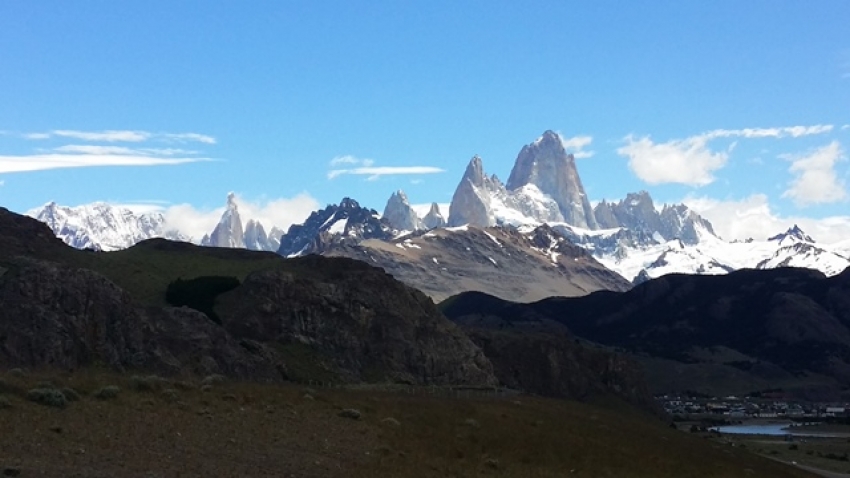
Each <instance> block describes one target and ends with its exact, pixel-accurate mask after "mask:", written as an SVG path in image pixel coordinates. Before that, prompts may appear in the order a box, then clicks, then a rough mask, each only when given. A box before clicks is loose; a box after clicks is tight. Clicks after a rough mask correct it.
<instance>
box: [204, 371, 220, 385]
mask: <svg viewBox="0 0 850 478" xmlns="http://www.w3.org/2000/svg"><path fill="white" fill-rule="evenodd" d="M222 382H224V375H219V374H217V373H215V374H212V375H207V376H206V377H204V379H203V380H201V385H213V384H216V383H222Z"/></svg>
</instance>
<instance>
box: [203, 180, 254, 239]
mask: <svg viewBox="0 0 850 478" xmlns="http://www.w3.org/2000/svg"><path fill="white" fill-rule="evenodd" d="M205 239H206V240H205V241H202V243H201V245H203V246H213V247H245V237H244V234H243V232H242V218H240V217H239V208H238V207H237V206H236V195H235V194H233V193H232V192H231V193H229V194H228V195H227V209H225V211H224V214H222V215H221V220H219V221H218V225H217V226H215V229H213V232H212V233H211V234H210V235H209V237H205Z"/></svg>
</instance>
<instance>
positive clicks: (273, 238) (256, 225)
mask: <svg viewBox="0 0 850 478" xmlns="http://www.w3.org/2000/svg"><path fill="white" fill-rule="evenodd" d="M282 235H283V231H281V230H280V229H279V228H277V227H272V228H271V230H270V231H269V232H268V233H266V229H265V228H264V227H263V225H262V224H261V223H260V221H258V220H256V219H248V222H246V223H244V225H243V222H242V216H241V215H240V214H239V206H238V205H237V204H236V195H235V194H234V193H232V192H231V193H228V194H227V206H226V207H225V209H224V212H223V213H222V215H221V219H219V221H218V224H216V226H215V229H213V231H212V232H211V233H210V234H207V235H205V236H204V237H203V239H201V245H202V246H213V247H232V248H244V249H250V250H252V251H272V252H274V251H277V250H278V248H279V247H280V237H281V236H282Z"/></svg>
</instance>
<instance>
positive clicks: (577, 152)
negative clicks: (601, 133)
mask: <svg viewBox="0 0 850 478" xmlns="http://www.w3.org/2000/svg"><path fill="white" fill-rule="evenodd" d="M558 138H559V139H560V140H561V145H562V146H563V147H564V149H565V150H566V151H567V152H568V153H571V154H572V155H573V156H574V157H575V158H576V159H583V158H590V157H592V156H593V155H594V154H596V153H595V152H594V151H585V150H584V148H585V147H587V146H589V145H590V143H592V142H593V137H592V136H573V137H572V138H565V137H564V136H563V135H562V134H561V133H558Z"/></svg>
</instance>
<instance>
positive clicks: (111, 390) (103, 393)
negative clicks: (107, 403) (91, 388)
mask: <svg viewBox="0 0 850 478" xmlns="http://www.w3.org/2000/svg"><path fill="white" fill-rule="evenodd" d="M120 392H121V389H120V388H119V387H116V386H115V385H109V386H107V387H103V388H101V389H98V390H97V391H95V392H94V398H96V399H98V400H111V399H113V398H118V393H120Z"/></svg>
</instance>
